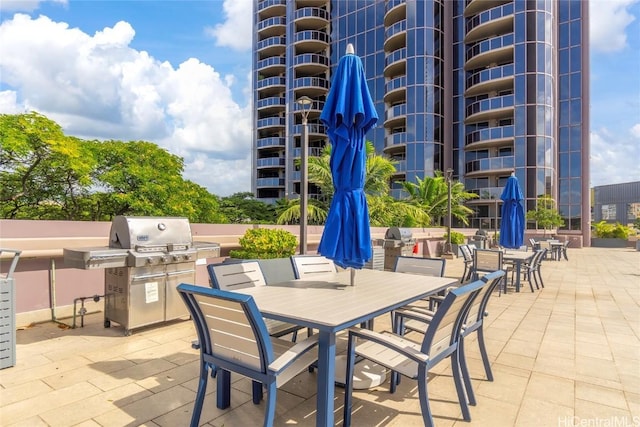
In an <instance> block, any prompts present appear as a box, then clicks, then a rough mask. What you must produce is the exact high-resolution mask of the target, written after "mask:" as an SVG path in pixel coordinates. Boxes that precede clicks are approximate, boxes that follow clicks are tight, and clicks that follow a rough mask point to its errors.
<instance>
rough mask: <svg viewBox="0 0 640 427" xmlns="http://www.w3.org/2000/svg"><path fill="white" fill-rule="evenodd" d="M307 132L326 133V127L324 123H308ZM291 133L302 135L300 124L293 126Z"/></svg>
mask: <svg viewBox="0 0 640 427" xmlns="http://www.w3.org/2000/svg"><path fill="white" fill-rule="evenodd" d="M307 126H309V133H319V134H324V135H326V134H327V128H326V126H325V125H321V124H316V123H309V124H308V125H307ZM293 133H294V134H295V135H302V125H295V126H293Z"/></svg>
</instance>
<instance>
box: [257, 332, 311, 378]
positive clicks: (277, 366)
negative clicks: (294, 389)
mask: <svg viewBox="0 0 640 427" xmlns="http://www.w3.org/2000/svg"><path fill="white" fill-rule="evenodd" d="M319 336H320V334H314V335H311V336H310V337H307V338H306V339H305V340H303V341H298V342H296V344H295V345H294V346H293V347H291V348H290V349H288V350H287V351H285V352H284V353H282V354H281V355H280V357H278V358H277V359H276V360H274V361H273V362H271V364H270V365H269V369H270V370H272V371H273V372H280V371H282V370H284V369H286V368H287V367H288V366H289V365H291V364H292V363H293V362H294V361H295V360H296V359H297V358H298V357H300V356H301V355H303V354H304V353H306V352H308V351H309V350H311V349H312V348H313V347H315V346H317V345H318V337H319Z"/></svg>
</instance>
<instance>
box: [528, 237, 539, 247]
mask: <svg viewBox="0 0 640 427" xmlns="http://www.w3.org/2000/svg"><path fill="white" fill-rule="evenodd" d="M537 243H538V242H536V239H534V238H533V237H529V244H530V245H531V247H532V248H534V249H535V247H536V245H537Z"/></svg>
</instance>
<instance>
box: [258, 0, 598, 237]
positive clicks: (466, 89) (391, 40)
mask: <svg viewBox="0 0 640 427" xmlns="http://www.w3.org/2000/svg"><path fill="white" fill-rule="evenodd" d="M253 19H254V27H255V29H256V31H255V35H254V44H253V46H254V48H253V65H254V66H253V77H254V78H253V84H254V107H255V108H254V118H253V123H254V156H253V158H254V163H253V191H254V193H255V195H256V196H257V197H258V198H259V199H261V200H264V201H268V202H272V201H274V200H276V199H279V198H292V197H297V196H298V194H299V193H300V172H299V170H296V162H295V160H296V159H299V158H300V147H301V137H302V126H301V123H302V114H301V112H300V108H301V106H300V105H299V104H297V103H296V100H298V99H299V98H300V97H302V96H308V97H309V98H311V99H312V100H313V103H312V105H311V108H310V112H309V133H308V136H309V151H308V153H309V155H311V156H313V155H318V154H319V152H320V150H321V149H322V147H323V146H324V145H325V144H327V143H328V139H327V137H326V133H325V129H324V127H323V126H322V124H320V122H319V121H318V119H319V116H320V112H321V111H322V107H323V103H324V100H325V97H326V94H327V92H328V89H329V85H330V82H331V72H332V70H333V68H334V66H335V65H337V63H338V60H339V58H340V57H341V56H342V55H344V53H345V48H346V46H347V44H348V43H352V44H353V45H354V46H355V52H356V54H357V55H358V56H360V57H361V59H362V61H363V64H364V68H365V73H366V75H367V81H368V84H369V89H370V91H371V95H372V96H373V98H374V101H375V103H376V108H377V110H378V114H379V117H380V120H379V122H378V126H377V127H376V128H375V129H373V130H371V131H370V132H369V133H368V134H367V139H369V140H371V141H372V142H373V143H374V145H375V147H376V150H378V151H379V152H380V153H384V154H386V155H388V156H389V157H391V158H393V159H394V160H396V161H397V162H398V163H397V173H396V175H395V176H394V177H393V181H392V183H391V188H392V195H394V196H395V197H401V196H402V192H401V190H400V184H399V183H400V182H401V181H415V179H416V177H420V178H422V177H424V176H433V174H434V173H435V172H436V171H444V170H446V169H448V168H451V169H453V171H454V179H456V180H459V181H461V182H463V183H464V185H465V187H466V189H467V191H470V192H475V193H477V194H478V195H479V198H478V199H475V200H473V201H471V202H469V207H471V208H472V209H473V210H474V212H475V213H474V215H473V217H472V218H471V225H472V226H473V227H476V228H484V229H490V230H492V229H495V228H497V222H498V219H499V216H500V215H499V209H500V201H499V200H498V198H499V196H500V192H501V190H502V187H503V186H504V183H505V182H506V180H507V178H508V177H509V175H510V174H511V173H512V172H513V173H515V175H516V176H517V177H518V179H519V181H520V184H521V186H522V189H523V192H524V194H525V198H526V202H525V203H526V209H527V210H529V209H534V208H535V206H536V200H537V198H538V196H541V195H548V196H551V197H552V198H553V199H555V200H556V202H557V207H558V210H559V212H560V214H561V215H562V217H563V218H564V220H565V225H564V227H563V228H562V232H563V233H567V234H572V235H575V236H576V237H579V236H581V237H582V239H583V241H584V242H588V241H589V222H588V221H589V213H590V207H589V206H590V204H589V57H588V2H586V1H580V0H559V1H555V0H515V1H509V0H455V1H453V0H377V1H372V0H254V17H253ZM308 190H309V191H308V194H309V195H310V197H316V196H317V195H318V194H317V193H318V190H317V189H316V188H314V187H313V185H310V187H309V189H308ZM531 226H534V225H531Z"/></svg>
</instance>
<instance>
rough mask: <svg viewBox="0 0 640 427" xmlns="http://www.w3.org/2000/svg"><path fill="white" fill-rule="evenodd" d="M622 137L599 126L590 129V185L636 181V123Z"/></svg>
mask: <svg viewBox="0 0 640 427" xmlns="http://www.w3.org/2000/svg"><path fill="white" fill-rule="evenodd" d="M632 132H637V133H636V134H635V135H633V136H632V137H628V136H627V137H625V136H623V135H617V134H615V133H613V132H611V131H610V130H609V129H607V128H601V129H598V130H595V131H592V132H591V135H590V136H591V152H590V154H591V156H590V165H591V186H592V187H594V186H598V185H607V184H616V183H621V182H631V181H640V163H638V159H640V124H638V125H635V126H634V127H633V128H632Z"/></svg>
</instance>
